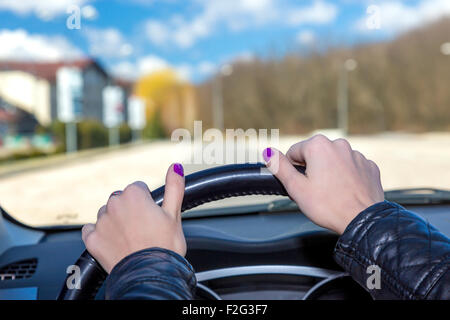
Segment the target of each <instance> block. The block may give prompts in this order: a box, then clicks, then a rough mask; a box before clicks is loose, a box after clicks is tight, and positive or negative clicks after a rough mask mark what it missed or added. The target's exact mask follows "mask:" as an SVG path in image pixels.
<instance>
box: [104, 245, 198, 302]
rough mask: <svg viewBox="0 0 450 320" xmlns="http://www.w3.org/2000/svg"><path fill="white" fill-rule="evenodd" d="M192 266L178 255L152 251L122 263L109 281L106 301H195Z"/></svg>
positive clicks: (154, 249)
mask: <svg viewBox="0 0 450 320" xmlns="http://www.w3.org/2000/svg"><path fill="white" fill-rule="evenodd" d="M196 283H197V281H196V278H195V274H194V270H193V268H192V266H191V265H190V264H189V263H188V262H187V261H186V259H184V258H183V257H181V256H180V255H178V254H177V253H175V252H172V251H169V250H165V249H161V248H150V249H145V250H141V251H138V252H135V253H133V254H131V255H129V256H127V257H125V258H124V259H123V260H121V261H120V262H119V263H118V264H117V265H116V266H115V267H114V268H113V270H112V271H111V273H110V274H109V276H108V278H107V279H106V299H113V300H115V299H120V300H122V299H133V300H136V299H152V300H181V299H192V298H193V291H194V289H195V287H196Z"/></svg>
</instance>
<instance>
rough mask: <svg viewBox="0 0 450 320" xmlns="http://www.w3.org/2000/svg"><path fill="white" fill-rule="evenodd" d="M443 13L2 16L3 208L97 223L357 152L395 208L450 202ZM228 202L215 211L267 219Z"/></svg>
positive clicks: (288, 6) (146, 10)
mask: <svg viewBox="0 0 450 320" xmlns="http://www.w3.org/2000/svg"><path fill="white" fill-rule="evenodd" d="M449 14H450V5H449V3H448V1H439V0H408V1H387V0H386V1H384V0H383V1H349V0H339V1H328V0H305V1H294V0H282V1H275V0H258V1H254V0H236V1H235V0H213V1H207V0H191V1H177V0H174V1H161V0H156V1H140V0H139V1H138V0H131V1H122V0H117V1H105V0H103V1H101V0H96V1H94V0H73V1H59V0H58V1H57V0H55V1H26V2H23V1H16V2H13V1H0V205H1V206H2V207H3V208H4V210H6V212H8V213H9V214H10V215H11V216H12V217H14V218H15V219H17V220H18V221H21V222H23V223H25V224H27V225H30V226H56V225H67V224H69V225H71V224H83V223H86V222H94V221H95V220H96V215H97V210H98V209H99V208H100V207H101V206H102V205H103V204H105V202H106V200H107V199H108V196H109V195H110V194H111V193H112V192H113V191H116V190H122V189H123V188H124V187H126V186H127V185H128V184H129V183H131V182H133V181H136V180H142V181H144V182H146V183H147V184H148V185H149V187H150V189H152V190H154V189H155V188H157V187H159V186H161V185H163V184H164V179H165V174H166V170H167V168H168V166H169V165H170V164H171V163H173V162H180V163H182V164H183V166H184V168H185V173H186V174H189V173H192V172H195V171H198V170H202V169H205V168H209V167H212V166H219V165H224V164H228V163H243V162H253V163H254V162H259V161H262V156H261V151H262V150H263V149H264V148H266V147H268V146H272V147H276V148H278V149H279V150H281V151H283V152H286V151H287V150H288V148H289V147H290V146H291V145H292V144H294V143H296V142H298V141H300V140H302V139H305V138H308V137H310V136H311V135H313V134H315V133H318V132H321V133H324V134H325V135H326V136H328V137H329V138H330V139H336V138H339V137H346V138H347V139H348V140H349V141H350V143H351V144H352V147H353V148H354V149H355V150H359V151H361V152H362V153H363V154H364V155H365V156H366V157H367V158H368V159H371V160H374V161H375V162H376V163H377V164H378V165H379V167H380V169H381V178H382V182H383V187H384V188H385V190H393V189H404V188H424V187H428V188H436V189H450V108H449V106H450V90H449V89H448V87H449V81H450V32H449V30H450V18H449ZM275 198H276V197H268V196H256V197H243V198H239V199H229V200H224V201H218V202H214V203H210V204H207V205H205V206H206V207H208V208H211V207H213V208H217V207H225V206H229V205H233V206H240V205H242V206H244V205H249V204H257V203H265V202H269V201H272V200H273V199H275Z"/></svg>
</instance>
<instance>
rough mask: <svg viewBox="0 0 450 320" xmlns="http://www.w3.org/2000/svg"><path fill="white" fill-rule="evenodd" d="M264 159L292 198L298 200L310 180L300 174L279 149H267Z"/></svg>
mask: <svg viewBox="0 0 450 320" xmlns="http://www.w3.org/2000/svg"><path fill="white" fill-rule="evenodd" d="M263 157H264V160H265V161H266V163H267V168H268V169H269V171H270V172H272V174H273V175H275V176H276V177H277V178H278V179H279V180H280V181H281V183H282V184H283V186H284V187H285V188H286V191H287V192H288V193H289V195H290V196H291V198H293V199H294V200H297V199H296V198H297V197H298V194H299V193H302V191H304V190H305V189H306V188H307V186H308V178H307V177H305V176H304V175H303V174H301V173H300V172H298V171H297V169H295V167H294V166H293V165H292V163H291V162H290V161H289V159H288V158H287V157H286V156H285V155H284V154H283V153H281V152H280V151H278V150H277V149H274V148H267V149H265V150H264V152H263Z"/></svg>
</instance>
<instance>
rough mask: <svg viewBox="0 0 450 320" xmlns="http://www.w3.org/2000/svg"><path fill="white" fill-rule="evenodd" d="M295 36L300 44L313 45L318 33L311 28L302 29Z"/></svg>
mask: <svg viewBox="0 0 450 320" xmlns="http://www.w3.org/2000/svg"><path fill="white" fill-rule="evenodd" d="M295 38H296V40H297V42H298V43H300V44H303V45H311V44H313V43H314V41H315V40H316V35H315V34H314V32H312V31H311V30H303V31H300V32H299V33H298V34H297V36H296V37H295Z"/></svg>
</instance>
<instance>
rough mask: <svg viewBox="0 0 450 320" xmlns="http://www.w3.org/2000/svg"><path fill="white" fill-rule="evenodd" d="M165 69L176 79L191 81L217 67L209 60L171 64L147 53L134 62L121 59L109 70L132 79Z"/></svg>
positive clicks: (209, 73)
mask: <svg viewBox="0 0 450 320" xmlns="http://www.w3.org/2000/svg"><path fill="white" fill-rule="evenodd" d="M166 69H170V70H173V71H174V72H175V73H176V75H177V77H178V79H180V80H182V81H191V80H192V79H193V78H194V77H195V76H209V75H211V74H212V73H213V72H215V71H216V70H217V67H216V65H215V64H213V63H212V62H209V61H203V62H200V63H198V64H196V65H192V64H188V63H182V64H171V63H169V62H168V61H166V60H164V59H163V58H161V57H158V56H155V55H148V56H144V57H141V58H139V59H137V60H136V61H135V62H131V61H122V62H120V63H118V64H116V65H113V66H112V68H111V72H112V73H113V74H114V75H115V76H117V77H120V78H124V79H129V80H134V79H137V78H139V77H141V76H143V75H146V74H151V73H154V72H158V71H161V70H166Z"/></svg>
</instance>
